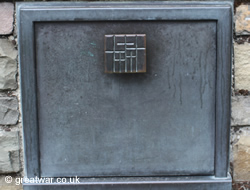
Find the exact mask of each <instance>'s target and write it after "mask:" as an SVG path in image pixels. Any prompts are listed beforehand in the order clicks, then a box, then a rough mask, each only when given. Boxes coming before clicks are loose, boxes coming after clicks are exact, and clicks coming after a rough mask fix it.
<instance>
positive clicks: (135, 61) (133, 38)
mask: <svg viewBox="0 0 250 190" xmlns="http://www.w3.org/2000/svg"><path fill="white" fill-rule="evenodd" d="M104 46H105V47H104V50H105V73H145V72H146V34H117V35H114V34H111V35H105V44H104Z"/></svg>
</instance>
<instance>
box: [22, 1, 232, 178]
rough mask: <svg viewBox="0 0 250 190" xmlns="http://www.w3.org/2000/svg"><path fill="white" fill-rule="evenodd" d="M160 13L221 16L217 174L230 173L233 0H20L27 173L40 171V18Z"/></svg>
mask: <svg viewBox="0 0 250 190" xmlns="http://www.w3.org/2000/svg"><path fill="white" fill-rule="evenodd" d="M145 13H146V14H145ZM145 15H147V16H145ZM159 19H161V20H166V21H167V20H169V21H170V20H171V21H178V20H181V21H192V20H196V21H197V20H198V21H200V20H203V21H206V20H214V21H216V22H217V68H216V72H217V73H216V102H215V104H216V110H215V112H216V131H215V141H216V142H215V145H216V147H215V168H214V169H215V174H214V176H215V177H227V174H228V166H229V161H228V160H229V134H230V113H231V104H230V101H231V61H232V60H231V56H232V52H231V51H232V50H231V45H232V3H231V2H229V1H228V2H129V3H126V2H113V3H110V2H105V3H104V2H96V3H93V2H92V3H90V2H67V3H65V2H63V3H62V2H56V3H51V2H46V3H45V2H43V3H17V21H18V44H19V69H20V79H21V102H22V122H23V134H24V154H25V175H26V176H27V177H35V176H38V177H39V176H40V164H39V139H38V138H39V134H38V133H39V130H38V118H37V97H36V68H35V53H36V52H35V44H34V43H35V42H34V41H35V40H34V23H35V22H46V21H48V22H50V21H56V22H59V21H73V22H74V21H114V20H135V21H136V20H137V21H140V20H151V21H152V20H159Z"/></svg>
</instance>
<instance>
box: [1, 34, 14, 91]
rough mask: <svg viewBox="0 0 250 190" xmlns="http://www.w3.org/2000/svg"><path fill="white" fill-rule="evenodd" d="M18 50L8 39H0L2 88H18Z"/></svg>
mask: <svg viewBox="0 0 250 190" xmlns="http://www.w3.org/2000/svg"><path fill="white" fill-rule="evenodd" d="M16 58H17V50H16V49H15V47H14V45H13V44H12V43H11V42H10V41H8V40H7V39H0V90H13V89H16V88H17V82H16V74H17V63H16Z"/></svg>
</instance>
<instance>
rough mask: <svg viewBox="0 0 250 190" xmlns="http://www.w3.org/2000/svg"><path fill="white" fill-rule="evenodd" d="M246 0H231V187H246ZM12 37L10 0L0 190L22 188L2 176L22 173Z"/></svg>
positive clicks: (1, 48) (1, 79)
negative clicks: (232, 4)
mask: <svg viewBox="0 0 250 190" xmlns="http://www.w3.org/2000/svg"><path fill="white" fill-rule="evenodd" d="M247 1H248V0H247ZM247 1H244V0H238V1H236V2H235V5H236V8H235V37H234V67H233V86H232V87H233V92H232V117H231V158H230V159H231V172H232V176H233V180H234V185H233V186H234V189H235V190H236V189H237V190H244V189H250V92H249V91H250V3H249V4H246V2H247ZM11 2H12V3H11ZM16 37H17V36H16V32H15V16H14V1H10V2H8V3H7V2H0V175H1V176H0V190H8V189H9V190H10V189H12V190H18V189H22V187H21V185H19V186H16V185H15V184H14V182H12V183H9V184H7V183H6V182H5V177H6V176H12V177H14V178H15V177H19V176H22V174H23V164H22V163H23V161H22V160H23V156H22V154H23V153H22V125H21V117H20V114H21V113H20V104H19V100H20V90H19V78H18V65H17V56H18V53H17V46H16ZM228 127H230V126H228ZM20 147H21V148H20ZM13 181H14V180H13Z"/></svg>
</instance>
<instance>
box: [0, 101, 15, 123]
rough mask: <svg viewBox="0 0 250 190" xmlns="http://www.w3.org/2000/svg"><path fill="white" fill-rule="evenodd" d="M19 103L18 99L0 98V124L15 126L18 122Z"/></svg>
mask: <svg viewBox="0 0 250 190" xmlns="http://www.w3.org/2000/svg"><path fill="white" fill-rule="evenodd" d="M18 116H19V111H18V101H17V98H16V97H0V124H1V125H13V124H16V123H17V121H18Z"/></svg>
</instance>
